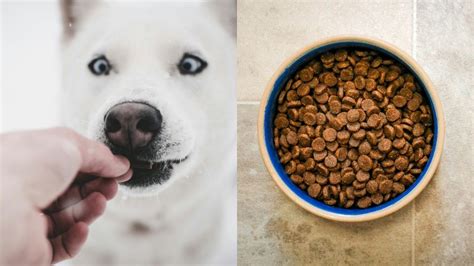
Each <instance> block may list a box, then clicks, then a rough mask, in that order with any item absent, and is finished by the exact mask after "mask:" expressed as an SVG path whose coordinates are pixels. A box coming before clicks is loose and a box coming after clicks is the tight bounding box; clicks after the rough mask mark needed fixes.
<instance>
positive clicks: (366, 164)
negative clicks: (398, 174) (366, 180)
mask: <svg viewBox="0 0 474 266" xmlns="http://www.w3.org/2000/svg"><path fill="white" fill-rule="evenodd" d="M357 163H358V164H359V167H360V169H362V170H364V171H367V172H368V171H369V170H370V169H372V166H373V162H372V159H371V158H370V157H369V156H367V155H361V156H359V158H358V159H357Z"/></svg>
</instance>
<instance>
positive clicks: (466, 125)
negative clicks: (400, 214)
mask: <svg viewBox="0 0 474 266" xmlns="http://www.w3.org/2000/svg"><path fill="white" fill-rule="evenodd" d="M473 5H474V2H473V1H471V0H465V1H431V0H428V1H421V0H420V1H418V4H417V11H416V12H417V27H416V33H417V38H416V57H417V60H418V62H419V63H420V64H421V65H422V66H423V68H424V69H425V70H426V71H427V73H428V75H429V76H430V78H431V79H432V81H433V83H434V85H435V86H436V89H437V90H438V92H439V94H440V97H441V101H442V103H443V107H444V111H445V118H446V142H445V147H444V153H443V157H442V160H441V164H440V167H439V169H438V171H437V174H436V175H435V177H434V179H433V180H432V182H431V184H430V185H429V186H428V187H427V189H426V191H424V192H423V193H422V194H421V195H420V196H419V197H418V198H417V199H416V202H415V205H416V215H415V218H416V219H415V224H416V225H415V228H416V234H415V251H416V252H415V261H416V263H417V264H436V265H442V264H447V265H473V264H474V255H473V254H474V244H473V243H474V231H473V224H474V214H473V213H474V209H473V192H472V191H473V188H474V187H473V185H472V180H473V179H472V177H473V174H474V159H473V158H474V154H473V146H472V136H474V127H473V120H474V116H473V108H472V102H473V101H474V97H473V93H472V88H473V87H474V78H473V75H472V73H473V71H474V64H473V62H474V50H473V48H472V43H473V42H474V21H473V16H472V14H474V7H473Z"/></svg>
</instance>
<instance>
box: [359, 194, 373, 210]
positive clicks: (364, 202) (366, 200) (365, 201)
mask: <svg viewBox="0 0 474 266" xmlns="http://www.w3.org/2000/svg"><path fill="white" fill-rule="evenodd" d="M370 205H372V199H371V198H370V197H363V198H361V199H359V200H358V201H357V206H358V207H359V208H361V209H365V208H368V207H370Z"/></svg>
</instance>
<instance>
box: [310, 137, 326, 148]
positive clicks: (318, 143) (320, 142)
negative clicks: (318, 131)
mask: <svg viewBox="0 0 474 266" xmlns="http://www.w3.org/2000/svg"><path fill="white" fill-rule="evenodd" d="M311 147H313V150H315V151H323V150H324V149H325V148H326V141H324V139H323V138H321V137H319V138H315V139H314V140H313V142H312V143H311Z"/></svg>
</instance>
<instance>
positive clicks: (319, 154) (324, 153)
mask: <svg viewBox="0 0 474 266" xmlns="http://www.w3.org/2000/svg"><path fill="white" fill-rule="evenodd" d="M327 155H328V152H327V151H326V150H322V151H316V152H314V153H313V158H314V160H316V161H317V162H320V161H322V160H324V158H326V156H327Z"/></svg>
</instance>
